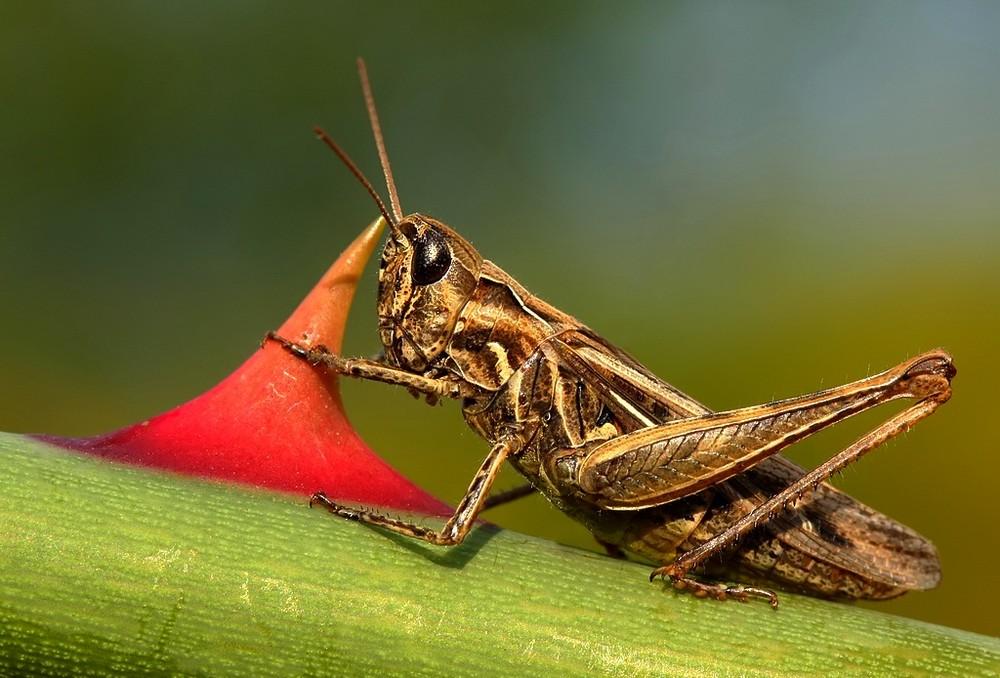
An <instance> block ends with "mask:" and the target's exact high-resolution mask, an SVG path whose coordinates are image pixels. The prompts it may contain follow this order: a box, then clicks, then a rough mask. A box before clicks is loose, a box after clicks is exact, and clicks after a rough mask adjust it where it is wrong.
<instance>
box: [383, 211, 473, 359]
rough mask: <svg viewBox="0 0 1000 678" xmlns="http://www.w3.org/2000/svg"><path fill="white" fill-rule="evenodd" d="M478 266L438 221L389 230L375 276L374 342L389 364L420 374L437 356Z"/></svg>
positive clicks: (414, 218)
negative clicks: (376, 333) (377, 341)
mask: <svg viewBox="0 0 1000 678" xmlns="http://www.w3.org/2000/svg"><path fill="white" fill-rule="evenodd" d="M482 263H483V259H482V257H481V256H480V255H479V253H478V252H477V251H476V250H475V248H474V247H473V246H472V245H471V244H470V243H469V242H468V241H467V240H465V238H463V237H462V236H460V235H458V234H457V233H455V232H454V231H453V230H451V229H450V228H448V227H447V226H446V225H444V224H443V223H441V222H440V221H437V220H435V219H431V218H429V217H425V216H422V215H420V214H411V215H410V216H408V217H405V218H404V219H402V220H401V221H400V222H399V223H398V224H394V225H392V227H391V229H390V232H389V238H388V240H386V243H385V249H384V250H382V260H381V261H380V262H379V272H378V283H379V284H378V327H379V338H380V339H381V340H382V344H383V346H385V354H386V358H387V359H388V360H389V362H391V363H392V364H394V365H397V366H399V367H401V368H403V369H406V370H410V371H413V372H422V371H424V370H426V369H427V368H428V367H429V366H430V365H431V364H432V363H433V362H434V360H435V359H436V358H437V357H438V356H440V355H441V353H442V352H443V351H444V350H445V349H446V348H447V345H448V340H449V338H450V337H451V335H452V334H453V332H454V330H455V324H456V323H457V322H458V317H459V314H460V313H461V311H462V308H463V307H464V306H465V303H466V302H467V301H468V300H469V298H470V297H471V296H472V293H473V291H474V290H475V288H476V284H477V283H478V281H479V271H480V268H481V267H482Z"/></svg>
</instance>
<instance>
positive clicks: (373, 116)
mask: <svg viewBox="0 0 1000 678" xmlns="http://www.w3.org/2000/svg"><path fill="white" fill-rule="evenodd" d="M358 77H359V78H361V90H362V92H364V95H365V107H366V108H367V109H368V120H369V121H370V122H371V125H372V134H374V135H375V147H376V148H378V159H379V162H381V163H382V173H383V174H385V185H386V187H387V188H388V189H389V204H390V205H392V213H393V214H394V215H395V216H396V221H392V219H390V220H389V221H390V222H392V223H394V224H398V223H399V222H400V221H402V220H403V210H402V208H401V207H400V205H399V194H397V193H396V182H395V181H393V179H392V167H390V166H389V154H388V153H386V150H385V139H384V138H383V137H382V126H381V125H380V124H379V122H378V111H377V110H376V109H375V97H374V96H373V95H372V86H371V83H370V82H368V67H367V66H365V60H364V59H362V58H361V57H358ZM338 155H339V153H338Z"/></svg>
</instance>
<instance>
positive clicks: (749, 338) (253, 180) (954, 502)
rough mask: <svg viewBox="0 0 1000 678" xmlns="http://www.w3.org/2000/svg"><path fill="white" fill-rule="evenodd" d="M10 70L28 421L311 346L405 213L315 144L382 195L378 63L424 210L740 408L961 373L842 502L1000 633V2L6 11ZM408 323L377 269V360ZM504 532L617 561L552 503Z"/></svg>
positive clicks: (362, 394) (392, 122) (12, 399)
mask: <svg viewBox="0 0 1000 678" xmlns="http://www.w3.org/2000/svg"><path fill="white" fill-rule="evenodd" d="M0 54H2V58H0V91H2V92H3V99H2V101H3V105H2V106H0V317H2V318H3V319H4V330H5V331H4V332H3V333H2V335H0V349H2V355H3V358H2V359H0V383H2V384H3V385H4V388H3V389H2V392H0V430H8V431H45V432H52V433H62V434H88V433H96V432H100V431H105V430H109V429H113V428H116V427H118V426H121V425H123V424H126V423H128V422H132V421H135V420H138V419H141V418H144V417H148V416H150V415H152V414H154V413H156V412H158V411H162V410H164V409H167V408H169V407H171V406H172V405H174V404H176V403H178V402H181V401H183V400H186V399H188V398H190V397H192V396H194V395H195V394H197V393H199V392H200V391H202V390H204V389H206V388H208V387H209V386H211V385H212V384H214V383H215V382H217V381H218V380H219V379H220V378H222V377H223V376H224V375H226V374H227V373H228V372H229V371H230V370H231V369H232V368H234V367H235V366H236V365H238V364H239V363H240V362H241V361H242V360H243V359H244V358H245V357H246V356H247V355H248V354H250V353H251V352H252V351H253V350H254V348H255V347H256V345H257V342H258V340H259V339H260V337H261V336H262V334H263V333H264V332H265V331H266V330H268V329H271V328H274V327H276V326H277V325H278V324H279V323H280V322H281V320H282V319H283V318H284V317H285V315H286V314H287V313H288V312H289V311H290V310H291V309H292V308H293V307H294V306H295V304H296V303H297V302H298V300H299V298H300V297H301V296H302V295H303V294H304V293H305V291H306V290H308V288H309V287H310V286H311V284H312V282H313V281H314V280H315V279H316V278H317V277H318V276H319V275H320V273H321V272H322V271H323V270H325V268H326V266H327V265H328V264H329V262H330V261H331V260H332V259H333V258H334V257H335V256H336V254H337V253H338V252H339V251H340V249H341V247H342V246H343V245H344V244H346V243H347V242H348V241H349V240H350V239H351V238H352V237H353V236H354V235H355V234H356V233H357V232H358V231H359V230H360V228H362V227H363V226H364V225H365V224H367V223H368V222H369V221H370V220H371V218H372V217H373V215H374V213H375V212H374V209H373V207H372V205H371V204H370V202H369V200H368V199H367V197H366V196H365V194H364V192H363V190H362V189H361V188H360V187H359V186H358V185H357V184H356V183H355V182H354V181H353V180H352V179H351V178H350V177H349V175H348V174H347V172H346V171H345V170H344V169H343V168H342V167H340V166H339V165H338V163H337V162H336V160H335V159H334V158H333V157H332V155H331V154H330V153H329V152H328V151H326V150H325V149H324V148H323V147H322V146H321V145H320V144H319V143H317V142H316V141H315V140H314V139H313V138H312V136H311V134H310V129H311V126H312V125H313V124H316V123H321V124H323V125H324V126H326V127H327V128H328V129H330V131H331V132H332V133H333V134H334V136H335V137H336V138H337V139H338V140H340V141H341V142H342V143H343V144H344V145H345V146H346V147H347V148H348V149H349V150H350V152H351V153H352V154H353V155H354V156H355V157H356V159H357V160H358V161H359V163H360V164H361V165H362V167H364V168H365V169H366V171H367V172H368V173H369V174H370V176H372V178H373V179H377V178H378V175H379V172H378V166H377V162H376V159H375V151H374V147H373V144H372V141H371V136H370V133H369V130H368V126H367V121H366V118H365V115H364V110H363V106H362V101H361V96H360V93H359V88H358V85H357V80H356V75H355V71H354V57H355V56H357V55H359V54H361V55H364V56H366V57H367V59H368V62H369V68H370V70H371V74H372V78H373V81H374V86H375V90H376V94H377V97H378V102H379V105H380V109H381V114H382V119H383V125H384V127H385V130H386V136H387V141H388V145H389V150H390V153H391V156H392V159H393V162H394V168H395V173H396V178H397V182H398V184H399V187H400V191H401V197H402V202H403V206H404V208H406V209H407V210H409V211H421V212H425V213H427V214H431V215H434V216H437V217H438V218H441V219H443V220H445V221H446V222H448V223H450V224H451V225H452V226H454V227H456V228H458V229H459V230H460V231H461V232H462V233H463V234H465V235H466V236H467V237H468V238H469V239H470V240H472V242H473V243H475V244H476V245H477V246H478V247H479V248H480V249H481V251H482V252H483V253H484V254H485V255H486V256H487V257H488V258H491V259H493V260H494V261H496V262H498V263H499V264H500V265H501V266H503V267H505V268H506V269H507V270H508V271H509V272H510V273H511V274H513V275H514V276H515V277H516V278H518V279H519V280H520V281H521V282H522V283H524V284H525V285H526V286H528V287H529V288H530V289H532V290H534V291H535V292H537V293H539V294H540V295H541V296H543V297H544V298H546V299H548V300H549V301H551V302H553V303H555V304H556V305H557V306H559V307H561V308H562V309H564V310H566V311H568V312H570V313H573V314H575V315H577V316H578V317H580V318H581V319H582V320H584V321H585V322H587V323H588V324H589V325H591V326H592V327H593V328H595V329H596V330H598V331H599V332H601V333H602V334H604V335H605V336H606V337H608V338H609V339H611V340H612V341H614V342H616V343H618V344H619V345H621V346H623V347H624V348H626V349H627V350H629V351H631V352H632V353H634V354H635V355H637V356H638V357H640V359H642V360H643V361H644V362H645V363H646V364H647V365H648V366H650V367H651V368H652V369H653V370H654V371H655V372H657V373H658V374H660V375H662V376H664V377H665V378H667V379H668V380H669V381H671V382H672V383H673V384H675V385H676V386H678V387H680V388H682V389H683V390H685V391H687V392H689V393H691V394H692V395H694V396H695V397H697V398H699V399H700V400H702V401H703V402H705V403H706V404H708V405H710V406H713V407H715V408H719V409H721V408H730V407H737V406H741V405H748V404H754V403H759V402H763V401H767V400H770V399H774V398H778V397H785V396H791V395H796V394H799V393H803V392H807V391H811V390H814V389H817V388H819V387H824V386H831V385H834V384H837V383H841V382H844V381H847V380H852V379H856V378H859V377H862V376H865V375H867V374H870V373H872V372H875V371H880V370H882V369H884V368H887V367H889V366H891V365H893V364H895V363H897V362H899V361H900V360H902V359H904V358H906V357H908V356H911V355H913V354H915V353H917V352H920V351H923V350H926V349H930V348H933V347H936V346H944V347H946V348H947V349H949V350H951V351H952V352H953V353H954V355H955V356H956V364H957V366H958V368H959V375H958V377H957V379H956V382H955V388H956V391H955V397H954V399H953V400H952V402H951V403H950V404H949V405H948V406H947V407H945V408H944V409H942V410H941V411H940V412H939V413H938V414H937V415H936V416H934V417H933V418H932V419H930V420H928V421H927V422H924V423H922V424H921V425H920V426H919V427H917V429H916V430H914V431H913V432H911V433H910V434H908V435H907V436H905V437H904V438H903V439H902V440H899V441H896V442H894V443H892V444H890V445H888V446H887V447H886V448H885V449H882V450H879V451H878V452H877V453H876V454H873V455H871V456H870V457H867V458H866V459H864V460H863V461H861V462H860V463H858V464H856V465H855V466H854V467H852V468H850V469H849V470H848V471H847V472H846V473H845V474H844V475H843V476H841V477H839V478H838V479H837V480H836V483H837V484H838V485H839V486H840V487H842V488H844V489H846V490H847V491H849V492H851V493H852V494H854V495H855V496H857V497H858V498H860V499H862V500H864V501H866V502H868V503H870V504H871V505H873V506H875V507H877V508H878V509H880V510H882V511H884V512H886V513H888V514H890V515H892V516H894V517H895V518H897V519H899V520H901V521H903V522H905V523H907V524H909V525H911V526H913V527H915V528H916V529H918V530H919V531H921V532H922V533H924V534H925V535H927V536H928V537H930V538H931V539H932V540H933V541H934V542H935V543H936V544H937V545H938V547H939V549H940V552H941V558H942V561H943V568H944V581H943V583H942V585H941V587H940V588H939V589H937V590H935V591H933V592H929V593H922V594H911V595H909V596H906V597H904V598H902V599H900V600H897V601H893V602H890V603H886V604H880V605H876V607H878V608H879V609H882V610H886V611H891V612H896V613H899V614H905V615H909V616H914V617H918V618H921V619H926V620H929V621H933V622H938V623H943V624H949V625H953V626H957V627H961V628H965V629H972V630H976V631H981V632H986V633H992V634H997V633H1000V624H998V622H997V609H998V607H1000V593H998V592H1000V577H998V576H997V563H996V559H997V557H998V556H1000V543H998V538H997V531H998V530H997V525H996V522H997V518H998V509H997V505H998V504H997V490H996V486H997V481H996V477H997V475H998V473H1000V455H998V454H997V452H998V446H997V442H998V434H997V428H996V427H995V426H994V423H995V420H994V417H996V416H997V415H996V407H997V403H998V399H997V395H996V394H995V393H994V390H993V389H994V387H993V386H991V384H997V383H1000V369H998V364H997V360H996V357H995V355H994V351H995V349H996V346H997V341H996V339H995V337H996V333H997V332H998V330H1000V315H998V314H997V296H998V293H1000V235H998V229H997V226H998V225H1000V5H998V4H996V3H991V2H982V3H967V2H947V3H945V2H941V3H929V2H923V3H921V2H897V3H885V2H882V3H868V2H857V3H850V2H848V3H836V4H833V3H831V4H829V5H816V4H810V5H800V4H798V3H775V2H765V3H759V2H758V3H698V2H682V3H655V4H612V3H606V4H582V3H575V2H574V3H523V4H522V3H504V4H503V5H497V6H494V7H486V6H483V7H476V8H462V7H460V6H459V5H457V4H454V3H442V4H427V3H422V4H404V3H386V4H382V3H358V2H343V3H318V4H307V3H295V4H292V3H288V4H285V3H215V4H213V5H212V6H211V7H206V6H203V3H193V2H180V3H159V2H147V3H140V2H135V3H128V4H112V3H107V4H85V3H54V4H46V3H31V4H29V3H19V4H17V5H15V4H13V3H4V4H3V5H2V6H0ZM376 183H379V182H376ZM373 306H374V277H373V276H369V278H368V279H367V280H366V281H364V282H363V284H362V290H361V293H360V296H359V298H358V303H357V306H356V309H355V313H354V315H353V321H352V326H351V330H350V336H349V338H348V342H347V347H346V352H347V353H349V354H365V355H367V354H372V353H374V352H375V351H377V350H378V348H379V347H378V340H377V337H376V334H375V328H374V310H373ZM991 309H992V310H991ZM344 390H345V398H346V401H347V404H348V408H349V410H350V413H351V416H352V418H353V420H354V421H355V422H356V423H357V426H358V428H359V429H360V430H361V432H362V433H363V434H364V436H365V437H366V438H367V439H368V440H369V441H370V443H371V444H372V445H373V447H374V448H375V449H377V450H379V451H380V452H382V453H383V454H384V456H385V457H386V458H387V459H389V460H390V461H391V462H392V463H393V464H395V465H396V466H397V467H398V468H399V469H401V470H402V471H403V472H404V473H406V474H407V475H409V476H410V477H412V478H413V479H415V480H416V481H417V482H418V483H420V484H422V485H424V486H425V487H427V488H429V489H431V490H432V491H433V492H435V493H436V494H438V495H439V496H441V497H442V498H445V499H447V500H449V501H455V500H456V499H457V498H458V497H460V496H461V494H462V492H463V491H464V488H465V486H466V483H467V482H468V480H469V479H470V478H471V476H472V473H473V472H474V470H475V469H476V468H477V466H478V464H479V462H480V460H481V458H482V457H483V455H484V453H485V451H486V447H485V445H484V444H483V442H482V441H480V440H479V439H478V438H476V437H475V435H474V434H473V433H472V432H471V431H469V430H468V429H466V428H465V426H464V425H463V423H462V421H461V418H460V415H459V413H458V410H457V408H456V407H455V406H454V405H445V406H444V407H442V408H439V409H438V410H435V411H431V410H428V408H427V407H426V405H423V404H421V403H418V402H417V401H414V400H412V399H411V398H410V397H409V396H408V395H407V394H405V393H402V392H399V391H396V390H393V389H391V388H389V387H382V386H378V385H371V384H357V383H351V384H346V385H345V387H344ZM886 414H887V412H886V411H882V412H879V413H877V414H875V415H872V416H865V417H863V418H862V419H861V420H859V421H853V422H850V423H848V424H845V425H842V427H839V428H838V430H836V431H832V432H829V433H828V434H824V435H822V436H819V437H818V438H817V439H816V440H815V441H809V442H808V443H807V444H804V445H803V446H802V447H801V449H799V450H796V451H794V452H793V453H791V455H790V456H792V457H793V458H795V459H796V460H798V461H799V462H800V463H803V464H807V465H808V464H815V463H817V462H818V461H820V460H822V459H825V458H826V457H827V456H829V455H830V454H832V453H833V452H834V451H835V450H836V449H838V448H837V446H838V445H843V444H846V443H847V442H848V441H850V440H851V439H853V437H855V436H857V435H858V434H859V433H860V432H861V431H862V429H863V428H864V427H865V426H866V425H867V426H871V425H873V424H874V423H875V422H877V421H878V420H879V419H880V418H882V417H884V416H885V415H886ZM516 483H517V479H516V477H515V476H514V475H513V474H511V475H508V476H505V477H504V479H503V480H502V482H501V486H502V487H509V486H513V485H515V484H516ZM493 519H494V520H496V521H497V522H499V523H500V524H502V525H505V526H508V527H511V528H513V529H517V530H522V531H525V532H530V533H533V534H538V535H542V536H546V537H551V538H554V539H557V540H560V541H564V542H568V543H573V544H578V545H581V546H584V547H586V548H593V544H592V543H591V541H590V539H589V537H588V536H587V534H586V533H585V532H584V531H583V530H582V528H579V527H577V526H576V525H574V524H573V523H571V522H570V521H569V520H568V519H565V518H563V517H562V516H561V515H560V514H559V513H558V512H556V511H555V510H554V509H551V508H549V507H548V506H546V505H545V503H544V502H543V501H541V500H539V499H536V498H533V499H529V500H525V501H524V502H523V503H520V504H518V505H517V506H512V507H510V508H504V509H500V510H498V511H496V512H495V514H494V516H493ZM650 595H657V593H656V591H654V590H652V589H651V591H650ZM650 623H651V624H653V625H655V620H651V621H650Z"/></svg>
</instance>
